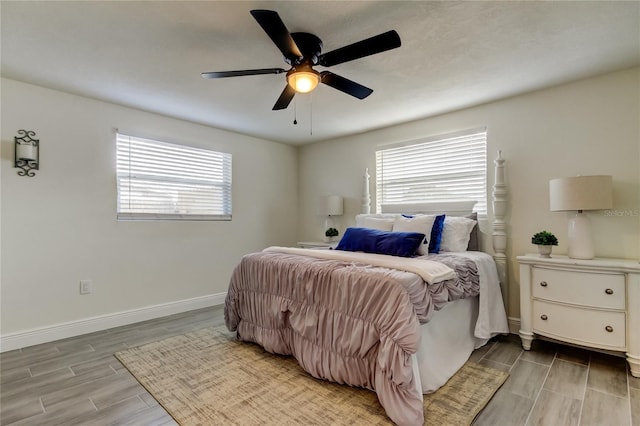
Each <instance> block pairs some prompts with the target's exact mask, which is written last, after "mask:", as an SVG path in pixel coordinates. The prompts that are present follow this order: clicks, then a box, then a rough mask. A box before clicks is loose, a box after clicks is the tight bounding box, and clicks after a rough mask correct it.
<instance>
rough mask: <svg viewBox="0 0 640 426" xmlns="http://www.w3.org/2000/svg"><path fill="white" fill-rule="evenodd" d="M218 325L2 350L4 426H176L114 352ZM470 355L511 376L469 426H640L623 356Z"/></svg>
mask: <svg viewBox="0 0 640 426" xmlns="http://www.w3.org/2000/svg"><path fill="white" fill-rule="evenodd" d="M222 324H224V320H223V314H222V307H221V306H218V307H215V308H207V309H201V310H197V311H191V312H186V313H182V314H178V315H172V316H169V317H164V318H160V319H155V320H151V321H145V322H143V323H138V324H133V325H128V326H124V327H118V328H114V329H110V330H105V331H101V332H97V333H92V334H88V335H84V336H78V337H74V338H70V339H65V340H59V341H56V342H50V343H45V344H42V345H38V346H32V347H29V348H24V349H21V350H16V351H11V352H6V353H3V354H1V355H0V372H1V374H0V378H1V381H0V386H1V388H0V412H1V416H0V425H47V426H52V425H91V426H97V425H174V424H176V423H175V422H174V421H173V419H172V418H171V417H170V416H169V415H168V414H167V413H166V412H165V411H164V409H162V407H160V406H159V405H158V403H157V402H156V401H155V400H154V399H153V398H152V397H151V395H149V394H148V393H147V392H146V390H145V389H144V388H143V387H142V386H140V384H138V382H137V381H136V380H135V379H134V378H133V376H131V374H130V373H129V372H128V371H127V370H126V369H124V367H122V365H121V364H120V363H119V362H118V360H117V359H116V358H115V357H114V356H113V354H114V353H115V352H117V351H119V350H122V349H125V348H128V347H133V346H138V345H141V344H144V343H149V342H152V341H156V340H160V339H164V338H166V337H170V336H174V335H177V334H183V333H186V332H189V331H192V330H196V329H199V328H203V327H209V326H216V325H222ZM471 358H472V359H473V360H475V361H478V362H480V363H481V364H485V365H489V366H492V367H496V368H500V369H504V370H508V371H509V372H510V374H511V376H510V377H509V379H508V380H507V381H506V382H505V384H504V385H503V387H502V388H501V389H500V390H499V391H498V392H497V393H496V395H495V396H494V398H493V399H492V400H491V402H490V403H489V404H488V405H487V407H486V408H485V409H484V410H483V411H482V412H481V413H480V415H479V416H478V418H477V419H476V421H475V423H474V424H475V425H482V426H484V425H491V426H496V425H504V426H511V425H554V426H558V425H612V426H621V425H634V426H635V425H638V426H640V379H637V378H634V377H631V375H630V374H629V371H628V367H627V366H626V363H625V361H624V359H622V358H617V357H611V356H607V355H602V354H598V353H595V352H591V351H586V350H582V349H576V348H571V347H567V346H563V345H556V344H553V343H549V342H541V341H534V348H533V350H532V351H523V350H522V348H521V346H520V340H519V338H517V336H513V335H511V336H506V337H501V338H499V339H496V340H495V341H493V342H490V343H489V344H488V345H486V346H484V347H483V348H480V349H478V350H476V351H475V352H474V353H473V354H472V357H471ZM319 424H321V419H319Z"/></svg>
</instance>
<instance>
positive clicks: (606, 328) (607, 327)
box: [604, 325, 613, 333]
mask: <svg viewBox="0 0 640 426" xmlns="http://www.w3.org/2000/svg"><path fill="white" fill-rule="evenodd" d="M604 329H605V330H607V331H608V332H609V333H613V327H611V326H610V325H608V326H606V327H605V328H604Z"/></svg>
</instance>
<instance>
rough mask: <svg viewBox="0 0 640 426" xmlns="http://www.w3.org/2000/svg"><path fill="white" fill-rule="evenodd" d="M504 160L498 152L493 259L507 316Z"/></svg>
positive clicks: (507, 284)
mask: <svg viewBox="0 0 640 426" xmlns="http://www.w3.org/2000/svg"><path fill="white" fill-rule="evenodd" d="M504 161H505V160H504V159H503V158H502V151H498V157H497V158H496V159H495V160H494V161H493V163H494V164H495V180H494V183H493V232H492V234H491V235H492V237H493V258H494V259H495V261H496V267H497V269H498V278H500V287H501V289H502V299H503V301H504V308H505V309H506V310H507V315H509V280H508V274H507V255H506V251H507V224H506V222H505V221H504V217H505V214H506V211H507V194H508V190H507V185H506V184H505V179H504Z"/></svg>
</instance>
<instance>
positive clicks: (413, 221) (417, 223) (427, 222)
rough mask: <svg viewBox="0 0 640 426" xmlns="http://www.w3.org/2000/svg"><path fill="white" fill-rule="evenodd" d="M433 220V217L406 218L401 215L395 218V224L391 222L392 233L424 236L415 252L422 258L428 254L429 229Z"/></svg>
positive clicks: (434, 217)
mask: <svg viewBox="0 0 640 426" xmlns="http://www.w3.org/2000/svg"><path fill="white" fill-rule="evenodd" d="M435 220H436V216H435V215H420V216H408V215H404V214H403V215H401V216H398V217H396V220H395V222H393V232H419V233H421V234H424V235H425V238H424V239H423V240H422V244H420V246H418V250H417V254H419V255H420V256H424V255H426V254H429V238H431V229H432V228H433V223H434V222H435Z"/></svg>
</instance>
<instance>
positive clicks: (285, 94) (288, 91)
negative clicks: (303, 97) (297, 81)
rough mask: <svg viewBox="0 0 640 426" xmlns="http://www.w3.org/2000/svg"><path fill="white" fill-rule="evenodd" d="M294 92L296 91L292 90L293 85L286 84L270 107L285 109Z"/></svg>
mask: <svg viewBox="0 0 640 426" xmlns="http://www.w3.org/2000/svg"><path fill="white" fill-rule="evenodd" d="M295 94H296V91H295V90H293V87H291V86H289V85H288V84H287V85H286V86H285V88H284V90H283V91H282V93H281V94H280V97H279V98H278V100H277V101H276V104H275V105H274V106H273V108H272V109H273V110H274V111H275V110H278V109H286V108H287V107H288V106H289V104H290V103H291V99H293V96H294V95H295Z"/></svg>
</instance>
